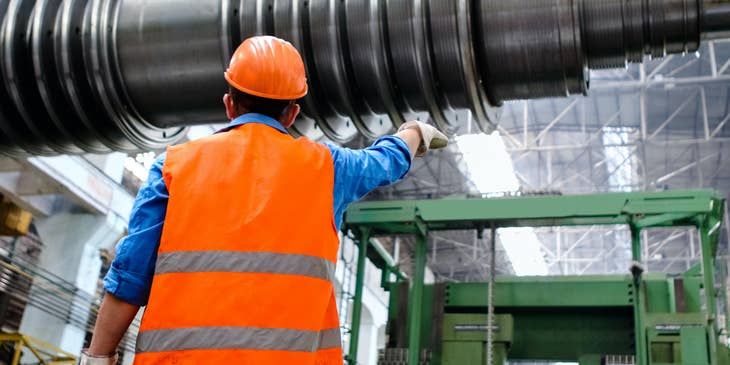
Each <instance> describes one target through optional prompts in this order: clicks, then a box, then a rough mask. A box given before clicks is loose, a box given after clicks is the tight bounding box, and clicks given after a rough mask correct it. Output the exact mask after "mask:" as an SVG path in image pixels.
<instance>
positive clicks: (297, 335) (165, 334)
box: [137, 327, 340, 353]
mask: <svg viewBox="0 0 730 365" xmlns="http://www.w3.org/2000/svg"><path fill="white" fill-rule="evenodd" d="M338 347H340V329H339V328H332V329H327V330H323V331H320V332H316V331H304V330H293V329H283V328H256V327H193V328H176V329H165V330H150V331H143V332H140V333H139V335H138V336H137V353H144V352H166V351H184V350H224V349H225V350H275V351H277V350H278V351H299V352H315V351H318V350H326V349H332V348H338Z"/></svg>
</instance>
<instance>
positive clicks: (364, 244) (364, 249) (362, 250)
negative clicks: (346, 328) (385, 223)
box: [347, 228, 370, 364]
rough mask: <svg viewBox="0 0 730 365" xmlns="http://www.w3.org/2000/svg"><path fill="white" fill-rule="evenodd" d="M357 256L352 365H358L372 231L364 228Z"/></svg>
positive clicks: (349, 355) (361, 232)
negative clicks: (363, 301) (364, 290)
mask: <svg viewBox="0 0 730 365" xmlns="http://www.w3.org/2000/svg"><path fill="white" fill-rule="evenodd" d="M357 242H358V243H359V248H358V255H357V272H356V276H355V297H354V298H353V303H352V329H351V330H350V353H349V354H348V356H347V360H348V362H349V363H350V364H357V345H358V342H359V341H360V320H361V317H362V290H363V286H364V285H365V264H366V263H367V259H368V256H367V255H368V245H369V243H370V229H369V228H363V229H362V230H361V231H360V237H358V239H357Z"/></svg>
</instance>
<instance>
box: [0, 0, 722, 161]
mask: <svg viewBox="0 0 730 365" xmlns="http://www.w3.org/2000/svg"><path fill="white" fill-rule="evenodd" d="M0 19H2V24H1V26H0V100H2V104H1V105H0V146H2V152H4V153H6V154H10V155H27V154H31V155H53V154H59V153H84V152H92V153H103V152H108V151H129V152H132V151H138V150H155V149H161V148H163V147H164V146H166V145H169V144H171V143H174V142H176V141H178V140H180V139H181V138H183V137H184V136H185V133H186V127H187V126H190V125H195V124H204V123H212V122H221V121H223V120H224V119H225V118H224V114H223V109H222V106H221V96H222V94H223V93H224V92H225V90H226V85H225V81H224V79H223V77H222V74H223V70H224V69H225V67H226V64H227V61H228V58H229V56H230V55H231V54H232V51H233V50H234V48H235V47H236V45H237V44H239V43H240V42H241V41H242V40H243V39H244V38H246V37H249V36H252V35H258V34H275V35H278V36H280V37H283V38H285V39H287V40H289V41H291V42H292V43H293V44H294V45H296V46H297V48H298V49H299V50H300V51H301V52H302V56H303V57H304V60H305V63H306V68H307V72H308V77H309V82H310V86H311V92H310V94H309V95H308V96H307V97H305V98H304V99H303V100H301V104H302V105H303V106H304V115H303V116H302V117H301V118H300V120H299V121H297V123H296V124H295V126H294V127H293V128H292V131H293V132H294V133H296V134H300V135H307V136H310V137H319V136H322V134H324V135H325V136H326V137H328V138H330V139H332V140H335V141H338V142H347V141H349V140H351V139H352V138H354V137H355V136H357V135H358V134H362V135H364V136H365V137H367V138H370V139H373V138H377V137H378V136H381V135H383V134H385V133H388V132H390V131H392V129H393V127H396V126H398V125H400V124H401V123H403V122H404V121H405V120H407V119H410V118H421V119H422V120H423V119H430V120H431V121H433V122H434V123H436V124H437V125H438V126H440V127H441V128H442V129H444V130H446V131H454V130H455V128H456V126H457V125H458V124H459V121H458V118H459V116H461V115H464V112H465V111H470V112H471V113H472V116H473V118H474V120H475V121H476V122H477V124H478V126H479V127H480V129H482V130H483V131H490V130H492V129H493V128H494V125H495V123H497V121H498V120H497V118H498V110H499V106H500V105H501V104H502V103H503V102H504V101H507V100H515V99H532V98H542V97H556V96H567V95H570V94H581V93H586V92H587V90H588V87H589V72H588V71H589V70H590V69H599V68H611V67H623V66H625V64H626V63H627V62H640V61H641V60H642V59H643V57H644V56H645V55H649V56H652V57H662V56H664V55H666V54H669V53H687V52H694V51H696V50H697V48H698V47H699V44H700V41H701V39H702V38H703V37H706V38H713V37H720V36H726V35H727V31H728V30H730V3H728V0H722V1H718V0H713V1H709V0H704V1H703V0H124V1H121V0H0Z"/></svg>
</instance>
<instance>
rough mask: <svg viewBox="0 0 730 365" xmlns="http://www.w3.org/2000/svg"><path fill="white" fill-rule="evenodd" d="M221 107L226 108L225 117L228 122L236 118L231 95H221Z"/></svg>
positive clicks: (236, 114)
mask: <svg viewBox="0 0 730 365" xmlns="http://www.w3.org/2000/svg"><path fill="white" fill-rule="evenodd" d="M223 105H225V106H226V116H227V117H228V119H229V120H234V119H236V117H237V116H238V113H237V112H238V111H237V110H236V105H235V104H234V103H233V98H232V97H231V94H228V93H226V94H225V95H223Z"/></svg>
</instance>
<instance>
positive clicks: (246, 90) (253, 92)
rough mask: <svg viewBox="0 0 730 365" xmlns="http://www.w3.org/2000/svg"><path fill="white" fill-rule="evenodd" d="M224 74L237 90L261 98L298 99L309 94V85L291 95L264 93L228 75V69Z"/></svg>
mask: <svg viewBox="0 0 730 365" xmlns="http://www.w3.org/2000/svg"><path fill="white" fill-rule="evenodd" d="M223 76H224V77H225V78H226V81H228V84H229V85H231V86H232V87H234V88H235V89H236V90H238V91H241V92H244V93H246V94H249V95H253V96H258V97H260V98H265V99H273V100H297V99H301V98H303V97H305V96H306V95H307V91H308V89H309V87H308V86H305V87H304V91H302V92H300V93H298V94H290V95H274V94H268V93H262V92H259V91H256V90H251V89H249V88H246V87H243V86H242V85H241V84H239V83H237V82H236V81H234V80H233V78H232V77H230V76H229V75H228V71H226V72H225V73H224V74H223Z"/></svg>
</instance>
